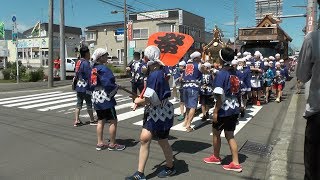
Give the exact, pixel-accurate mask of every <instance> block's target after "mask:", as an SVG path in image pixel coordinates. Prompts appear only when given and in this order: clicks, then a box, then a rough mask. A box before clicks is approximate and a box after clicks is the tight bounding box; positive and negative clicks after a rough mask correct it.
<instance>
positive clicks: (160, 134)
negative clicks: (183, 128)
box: [150, 129, 170, 141]
mask: <svg viewBox="0 0 320 180" xmlns="http://www.w3.org/2000/svg"><path fill="white" fill-rule="evenodd" d="M150 132H151V134H152V139H153V140H156V141H159V140H162V139H168V137H169V133H170V129H168V130H166V131H150Z"/></svg>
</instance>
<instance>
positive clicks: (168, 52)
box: [148, 32, 194, 66]
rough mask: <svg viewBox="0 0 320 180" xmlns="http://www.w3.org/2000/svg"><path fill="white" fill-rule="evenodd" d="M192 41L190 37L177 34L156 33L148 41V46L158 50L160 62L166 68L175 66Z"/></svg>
mask: <svg viewBox="0 0 320 180" xmlns="http://www.w3.org/2000/svg"><path fill="white" fill-rule="evenodd" d="M193 42H194V40H193V38H192V37H191V36H190V35H187V34H182V33H177V32H158V33H155V34H152V35H151V36H150V37H149V39H148V46H150V45H155V46H157V47H158V48H159V49H160V52H161V54H160V60H161V61H162V62H163V64H165V65H166V66H175V65H176V64H178V63H179V61H180V59H181V58H182V57H183V56H184V55H185V54H186V53H187V51H188V50H189V48H190V47H191V46H192V44H193Z"/></svg>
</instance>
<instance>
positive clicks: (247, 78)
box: [237, 58, 251, 117]
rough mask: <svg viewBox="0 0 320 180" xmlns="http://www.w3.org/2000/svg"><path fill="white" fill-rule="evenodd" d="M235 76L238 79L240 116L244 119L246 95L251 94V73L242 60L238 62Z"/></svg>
mask: <svg viewBox="0 0 320 180" xmlns="http://www.w3.org/2000/svg"><path fill="white" fill-rule="evenodd" d="M249 63H250V62H249ZM237 76H238V77H239V79H240V89H241V109H240V112H241V113H240V116H241V117H244V115H245V109H246V107H247V101H248V94H249V93H250V92H251V71H250V68H249V67H248V66H247V65H246V62H245V59H244V58H242V59H239V60H238V66H237Z"/></svg>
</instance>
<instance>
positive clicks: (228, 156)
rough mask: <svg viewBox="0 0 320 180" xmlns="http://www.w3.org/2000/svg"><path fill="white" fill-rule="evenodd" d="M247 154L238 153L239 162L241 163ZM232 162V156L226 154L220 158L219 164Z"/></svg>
mask: <svg viewBox="0 0 320 180" xmlns="http://www.w3.org/2000/svg"><path fill="white" fill-rule="evenodd" d="M247 158H248V156H246V155H244V154H241V153H239V163H240V164H242V163H244V162H245V161H246V160H247ZM231 162H232V156H231V155H227V156H226V157H224V158H223V159H222V160H221V164H225V165H226V164H230V163H231Z"/></svg>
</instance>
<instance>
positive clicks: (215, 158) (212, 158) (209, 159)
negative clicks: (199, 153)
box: [203, 155, 221, 164]
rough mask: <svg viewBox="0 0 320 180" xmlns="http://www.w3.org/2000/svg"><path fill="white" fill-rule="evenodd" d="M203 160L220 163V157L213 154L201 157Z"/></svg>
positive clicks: (209, 162)
mask: <svg viewBox="0 0 320 180" xmlns="http://www.w3.org/2000/svg"><path fill="white" fill-rule="evenodd" d="M203 161H204V162H205V163H208V164H221V158H219V157H218V158H217V157H215V156H214V155H212V156H210V157H207V158H203Z"/></svg>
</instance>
